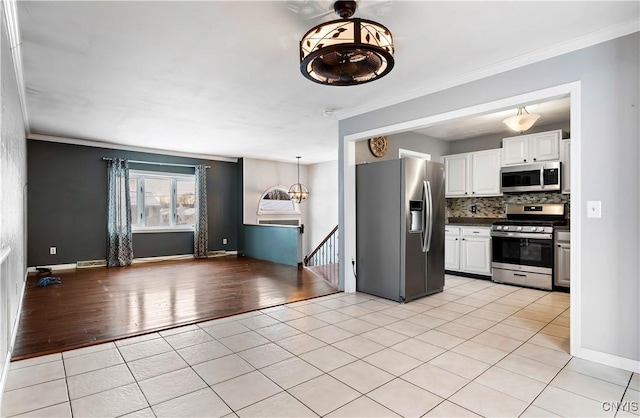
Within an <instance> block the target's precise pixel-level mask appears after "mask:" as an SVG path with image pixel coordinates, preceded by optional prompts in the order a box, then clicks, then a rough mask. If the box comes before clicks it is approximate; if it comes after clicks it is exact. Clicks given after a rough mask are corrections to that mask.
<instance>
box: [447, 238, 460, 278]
mask: <svg viewBox="0 0 640 418" xmlns="http://www.w3.org/2000/svg"><path fill="white" fill-rule="evenodd" d="M444 268H445V270H453V271H458V270H460V237H457V236H451V235H445V236H444Z"/></svg>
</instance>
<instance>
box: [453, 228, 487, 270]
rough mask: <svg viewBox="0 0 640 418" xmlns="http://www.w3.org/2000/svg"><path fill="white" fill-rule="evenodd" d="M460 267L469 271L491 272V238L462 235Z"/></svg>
mask: <svg viewBox="0 0 640 418" xmlns="http://www.w3.org/2000/svg"><path fill="white" fill-rule="evenodd" d="M461 239H462V245H461V247H460V248H461V250H460V256H461V257H460V258H461V259H460V269H461V270H462V271H466V272H467V273H476V274H486V275H490V274H491V238H476V237H462V238H461Z"/></svg>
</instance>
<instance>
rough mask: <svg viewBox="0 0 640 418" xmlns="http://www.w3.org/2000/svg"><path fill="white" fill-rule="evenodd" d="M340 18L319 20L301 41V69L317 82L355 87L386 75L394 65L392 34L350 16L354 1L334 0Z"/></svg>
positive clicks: (355, 5) (354, 4)
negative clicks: (323, 21) (326, 20)
mask: <svg viewBox="0 0 640 418" xmlns="http://www.w3.org/2000/svg"><path fill="white" fill-rule="evenodd" d="M333 8H334V10H335V12H336V14H337V15H338V16H340V17H341V20H332V21H330V22H325V23H322V24H320V25H318V26H316V27H314V28H312V29H311V30H309V31H308V32H307V33H306V34H305V35H304V36H303V37H302V40H301V41H300V71H301V72H302V75H304V76H305V77H306V78H308V79H309V80H311V81H314V82H316V83H320V84H324V85H328V86H354V85H358V84H363V83H368V82H369V81H373V80H377V79H378V78H380V77H384V76H385V75H387V74H388V73H389V72H390V71H391V69H392V68H393V64H394V60H393V52H394V48H393V36H392V35H391V32H390V31H389V29H387V28H386V27H384V26H382V25H381V24H379V23H376V22H373V21H371V20H365V19H357V18H353V19H350V17H351V16H353V14H354V12H355V11H356V8H357V4H356V2H355V1H336V2H335V3H334V5H333Z"/></svg>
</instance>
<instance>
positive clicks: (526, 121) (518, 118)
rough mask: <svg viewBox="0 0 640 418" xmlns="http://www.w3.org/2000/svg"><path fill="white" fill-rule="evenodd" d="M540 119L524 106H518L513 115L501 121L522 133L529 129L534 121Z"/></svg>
mask: <svg viewBox="0 0 640 418" xmlns="http://www.w3.org/2000/svg"><path fill="white" fill-rule="evenodd" d="M538 119H540V115H538V114H536V113H529V112H527V109H525V108H524V107H519V108H518V112H517V113H516V115H515V116H510V117H508V118H506V119H505V120H503V121H502V123H504V124H505V125H507V126H508V127H509V128H511V129H513V130H514V131H517V132H520V133H523V132H525V131H527V130H528V129H530V128H531V127H532V126H533V124H534V123H536V121H537V120H538Z"/></svg>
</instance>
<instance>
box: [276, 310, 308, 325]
mask: <svg viewBox="0 0 640 418" xmlns="http://www.w3.org/2000/svg"><path fill="white" fill-rule="evenodd" d="M267 315H269V316H270V317H272V318H275V319H277V320H278V321H281V322H285V321H291V320H292V319H297V318H302V317H305V316H306V314H304V313H302V312H300V311H297V310H295V309H291V308H286V309H280V310H277V311H274V312H269V313H267Z"/></svg>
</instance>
